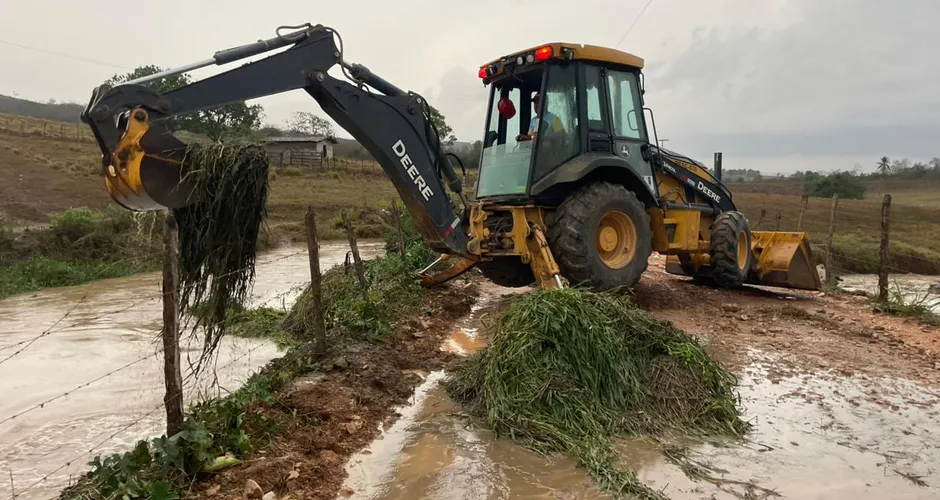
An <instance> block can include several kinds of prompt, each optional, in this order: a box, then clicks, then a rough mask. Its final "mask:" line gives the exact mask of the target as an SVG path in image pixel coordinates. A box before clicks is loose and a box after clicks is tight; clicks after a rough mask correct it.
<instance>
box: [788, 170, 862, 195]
mask: <svg viewBox="0 0 940 500" xmlns="http://www.w3.org/2000/svg"><path fill="white" fill-rule="evenodd" d="M867 188H868V187H867V186H866V185H865V182H864V181H863V180H862V179H861V178H859V177H858V176H857V175H853V174H852V173H851V172H834V173H831V174H829V175H819V176H813V177H810V178H807V179H806V181H805V183H804V184H803V192H804V194H806V195H807V196H816V197H819V198H832V196H833V195H835V194H838V195H839V198H843V199H850V200H861V199H863V198H865V191H866V189H867Z"/></svg>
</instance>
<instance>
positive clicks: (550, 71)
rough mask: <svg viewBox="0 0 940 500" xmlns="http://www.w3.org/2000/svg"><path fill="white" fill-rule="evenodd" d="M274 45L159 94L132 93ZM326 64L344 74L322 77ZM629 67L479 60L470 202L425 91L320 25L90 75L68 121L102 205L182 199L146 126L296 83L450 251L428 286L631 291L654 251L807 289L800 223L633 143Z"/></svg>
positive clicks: (541, 53) (632, 70) (159, 132)
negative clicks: (153, 67) (767, 218)
mask: <svg viewBox="0 0 940 500" xmlns="http://www.w3.org/2000/svg"><path fill="white" fill-rule="evenodd" d="M283 30H291V31H290V32H288V33H283V34H282V31H283ZM336 39H338V40H339V46H337V44H336ZM278 49H285V50H282V51H280V52H277V53H273V54H270V55H268V56H267V57H264V58H262V59H260V60H257V61H254V62H251V63H248V64H244V65H241V66H239V67H236V68H233V69H231V70H229V71H226V72H223V73H220V74H218V75H215V76H213V77H210V78H206V79H204V80H201V81H198V82H195V83H192V84H189V85H187V86H184V87H182V88H178V89H176V90H173V91H170V92H167V93H165V94H158V93H156V92H154V91H152V90H150V89H149V88H147V87H146V86H144V84H145V83H147V82H149V81H153V80H155V79H159V78H162V77H166V76H169V75H173V74H180V73H183V72H187V71H191V70H194V69H197V68H202V67H206V66H210V65H222V64H227V63H231V62H234V61H238V60H242V59H245V58H247V57H252V56H255V55H260V54H265V53H268V52H273V51H276V50H278ZM337 66H338V67H339V69H340V70H341V72H342V76H345V78H346V79H345V80H343V79H338V78H336V77H334V76H332V75H330V74H328V71H329V70H330V69H333V68H334V67H337ZM642 68H643V60H642V59H640V58H639V57H636V56H634V55H631V54H627V53H625V52H620V51H617V50H613V49H609V48H603V47H595V46H585V45H578V44H570V43H550V44H545V45H541V46H538V47H533V48H530V49H526V50H522V51H519V52H516V53H513V54H510V55H507V56H504V57H501V58H499V59H496V60H493V61H491V62H489V63H487V64H484V65H483V66H481V67H480V68H479V78H480V80H481V81H482V83H483V84H484V85H488V86H490V89H491V90H490V98H489V109H488V111H487V115H486V119H485V128H484V139H483V153H482V158H481V160H480V164H479V165H478V167H479V179H478V181H477V184H476V187H475V197H474V199H473V200H468V199H467V198H466V197H465V196H464V195H463V194H462V182H461V179H460V177H458V175H457V174H456V171H455V169H454V166H453V164H452V163H451V161H450V157H449V156H448V154H446V153H445V152H444V150H443V148H442V147H441V144H440V142H439V140H438V135H437V131H436V130H435V128H434V126H433V125H432V122H431V121H430V120H429V116H430V112H429V109H430V108H429V106H428V104H427V102H425V100H424V99H423V98H422V97H420V96H419V95H417V94H414V93H411V92H405V91H403V90H401V89H399V88H397V87H396V86H394V85H393V84H391V83H389V82H387V81H386V80H384V79H382V78H380V77H379V76H377V75H375V74H372V73H371V72H370V71H369V70H368V69H367V68H365V67H364V66H362V65H359V64H353V63H350V62H349V61H347V60H346V59H345V55H344V53H343V50H342V39H341V38H339V36H338V34H337V33H336V32H335V31H334V30H332V29H330V28H327V27H324V26H321V25H316V26H312V25H304V26H297V27H282V28H279V29H278V32H277V36H276V37H274V38H271V39H268V40H262V41H258V42H255V43H251V44H247V45H243V46H239V47H234V48H231V49H228V50H223V51H220V52H217V53H216V54H215V55H214V56H213V57H212V58H210V59H207V60H205V61H200V62H197V63H193V64H190V65H187V66H184V67H181V68H177V69H173V70H169V71H166V72H163V73H160V74H156V75H152V76H150V77H146V78H142V79H139V80H136V81H131V82H127V83H125V84H122V85H119V86H117V87H113V88H112V87H109V86H107V85H103V86H101V87H98V88H96V89H95V90H94V92H93V94H92V97H91V100H90V102H89V103H88V106H87V107H86V108H85V110H84V111H83V113H82V120H83V121H84V122H85V123H86V124H88V125H89V126H90V127H91V129H92V131H93V132H94V135H95V138H96V139H97V141H98V144H99V145H100V147H101V150H102V152H103V166H104V171H105V172H104V175H105V181H106V188H107V190H108V192H109V193H110V194H111V196H112V197H113V199H114V200H115V201H116V202H117V203H119V204H121V205H122V206H124V207H125V208H128V209H131V210H138V211H143V210H155V209H161V208H179V207H181V206H185V205H187V204H188V203H191V202H192V201H193V200H194V199H196V198H195V197H197V196H198V193H195V192H193V190H192V188H191V187H190V186H188V185H187V183H186V182H185V180H184V178H183V176H184V174H185V172H186V170H187V168H188V166H187V165H186V164H185V161H183V160H184V153H185V150H186V145H185V144H183V143H182V142H180V141H179V140H178V139H177V138H176V137H175V136H173V135H172V134H170V133H169V132H168V131H167V130H166V129H165V128H164V127H163V126H162V125H161V120H162V119H165V118H168V117H171V116H174V115H179V114H183V113H189V112H193V111H197V110H201V109H208V108H214V107H218V106H222V105H225V104H228V103H231V102H236V101H243V100H247V99H254V98H258V97H263V96H267V95H272V94H277V93H281V92H287V91H290V90H296V89H303V90H304V91H306V92H307V93H308V94H309V95H310V96H311V97H313V99H315V100H316V101H317V103H318V104H319V105H320V106H321V107H322V109H323V110H324V111H325V112H326V113H327V114H328V115H329V116H330V117H331V118H333V120H335V121H336V123H338V124H339V125H340V126H341V127H343V128H344V129H345V130H346V131H348V132H349V133H350V134H351V135H352V136H353V137H354V138H356V139H357V140H358V141H359V142H360V143H361V144H362V145H363V146H364V147H365V148H366V149H367V150H368V151H369V152H370V153H371V154H372V156H373V157H374V158H375V159H376V160H377V161H378V162H379V164H381V166H382V168H383V169H384V170H385V172H386V174H387V175H388V177H389V178H390V179H391V181H392V183H393V184H394V186H395V188H396V189H397V190H398V192H399V194H400V195H401V198H402V199H403V200H404V203H405V205H406V207H407V209H408V210H409V211H410V213H411V214H412V216H413V217H414V219H415V221H416V222H417V226H418V228H419V231H420V232H421V234H422V236H423V237H424V239H425V240H426V242H427V244H428V245H429V246H430V247H431V248H432V249H433V250H435V251H437V252H439V253H441V254H442V259H441V260H448V261H450V262H451V264H450V266H449V267H446V268H444V269H443V270H442V271H438V272H435V273H432V272H431V271H430V270H431V269H432V267H429V268H428V269H426V270H424V271H423V272H422V273H421V279H422V282H423V283H424V284H425V285H429V286H430V285H433V284H436V283H440V282H443V281H446V280H448V279H450V278H453V277H455V276H458V275H460V274H461V273H463V272H465V271H467V270H468V269H471V268H473V267H474V266H479V268H480V270H481V271H482V272H483V274H484V275H485V276H487V277H488V278H489V279H491V280H493V281H494V282H496V283H498V284H501V285H504V286H525V285H529V284H532V283H538V284H539V285H540V286H543V287H555V286H564V282H565V281H567V282H568V283H569V284H572V285H585V286H588V287H591V288H594V289H601V290H603V289H610V288H613V287H619V286H631V285H633V284H635V283H636V282H637V281H638V280H639V279H640V276H641V274H642V273H643V272H644V271H645V270H646V268H647V260H648V257H649V256H650V254H651V253H652V251H654V250H655V251H656V252H659V253H660V254H665V255H667V270H668V271H669V272H672V273H675V274H683V275H688V276H694V277H695V278H696V279H698V280H705V281H710V282H712V283H714V284H716V285H718V286H721V287H738V286H740V285H742V284H744V283H753V284H762V285H773V286H781V287H787V288H800V289H809V290H817V289H819V287H820V281H819V276H818V274H817V273H816V270H815V266H814V263H813V257H812V254H811V252H810V247H809V242H808V235H807V234H806V233H786V232H758V231H753V232H752V231H751V229H750V227H749V225H748V220H747V218H745V217H744V215H743V214H742V213H741V212H739V211H738V210H737V208H736V207H735V205H734V203H733V202H732V196H731V192H730V191H729V190H728V189H727V188H726V187H725V186H724V185H723V184H722V183H721V181H720V171H719V172H717V175H715V174H713V173H711V172H709V171H708V170H707V169H706V168H705V167H704V166H703V165H702V164H701V163H698V162H696V161H694V160H691V159H689V158H686V157H684V156H682V155H680V154H677V153H675V152H672V151H669V150H666V149H663V148H661V147H657V146H656V145H655V144H656V143H651V141H650V135H651V132H652V135H653V137H654V138H655V136H656V133H655V121H654V120H652V112H650V113H649V115H650V118H651V120H650V121H649V122H647V120H646V115H647V113H645V112H644V111H649V110H648V109H646V108H644V92H645V89H644V84H643V82H644V79H643V74H642ZM451 156H452V155H451ZM716 170H719V169H716ZM445 185H446V186H447V187H448V188H449V189H450V191H451V192H452V193H454V196H451V195H449V194H448V193H446V192H445V190H444V186H445ZM233 203H237V200H233Z"/></svg>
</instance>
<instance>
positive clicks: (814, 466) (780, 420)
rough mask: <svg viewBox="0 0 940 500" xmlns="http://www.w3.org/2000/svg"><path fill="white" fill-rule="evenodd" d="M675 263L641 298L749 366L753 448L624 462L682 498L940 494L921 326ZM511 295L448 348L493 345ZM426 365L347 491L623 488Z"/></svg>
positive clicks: (480, 311) (382, 494)
mask: <svg viewBox="0 0 940 500" xmlns="http://www.w3.org/2000/svg"><path fill="white" fill-rule="evenodd" d="M661 264H662V263H661V262H658V261H656V260H655V259H654V261H653V262H651V268H650V271H649V272H648V273H647V275H646V276H645V277H644V281H643V286H641V287H639V289H638V294H640V295H642V297H641V299H640V300H641V303H642V304H643V306H644V307H645V308H647V309H649V310H651V311H652V312H653V313H654V314H656V315H658V316H660V317H663V318H666V319H670V320H672V321H674V322H675V323H677V325H679V326H680V327H682V328H683V329H686V330H687V331H689V332H690V333H693V334H695V335H699V336H701V337H702V338H703V340H704V341H705V342H706V343H707V345H708V348H709V350H710V351H711V352H712V353H713V355H715V356H717V357H718V358H719V359H722V360H723V361H724V362H726V364H727V365H728V367H729V368H730V369H732V370H733V371H734V372H735V373H736V374H737V375H738V376H739V377H740V388H739V392H740V395H741V400H742V405H743V407H744V408H745V412H746V413H745V418H746V419H748V420H750V421H751V422H752V423H753V424H754V430H753V432H752V433H751V435H750V436H749V437H748V438H749V439H748V441H747V442H746V443H744V444H728V443H725V444H721V443H708V444H705V443H696V442H683V443H673V444H681V445H682V447H683V448H684V452H683V453H682V454H681V455H673V456H674V457H678V458H680V459H681V460H682V461H683V463H685V464H686V465H687V466H688V465H690V464H692V465H695V466H697V467H699V471H700V472H701V473H702V475H700V476H698V477H696V478H695V479H691V478H690V477H689V476H687V475H686V474H685V472H683V470H682V469H681V468H680V466H679V465H677V463H676V462H675V461H672V460H669V459H667V458H666V456H665V455H664V454H663V453H662V451H661V450H662V448H661V447H660V446H659V445H655V444H653V443H651V442H648V441H644V440H621V441H618V443H617V450H618V454H619V456H620V465H621V466H622V467H624V468H629V469H630V470H633V471H635V472H636V474H637V475H638V477H639V478H640V479H641V480H642V481H644V482H645V483H647V484H648V485H650V486H652V487H654V488H658V489H662V490H663V492H664V493H665V494H666V495H668V496H669V497H670V498H672V499H676V500H679V499H682V500H685V499H688V500H692V499H739V498H744V499H752V498H753V499H759V498H792V499H827V500H828V499H833V500H834V499H847V498H849V499H853V500H868V499H871V500H876V499H877V500H880V499H884V498H892V499H932V498H940V475H938V474H937V470H936V469H937V464H940V377H938V376H937V374H938V373H940V369H936V368H935V365H934V363H935V362H936V361H934V360H935V359H936V358H935V357H934V356H935V355H936V352H938V350H934V351H930V350H929V349H927V348H924V347H917V345H915V342H914V341H913V340H911V339H913V338H921V337H923V335H924V334H925V333H926V332H924V331H922V330H921V328H920V327H919V326H918V325H916V324H910V323H909V322H905V321H904V320H901V319H897V318H890V317H882V316H874V315H871V314H867V313H864V311H865V309H864V306H863V305H861V303H860V302H859V300H858V299H860V298H859V297H842V298H833V297H827V296H824V297H818V296H816V295H814V294H809V293H799V294H792V295H791V294H788V293H779V292H780V291H779V290H778V291H777V292H767V291H764V290H759V289H749V290H746V291H743V292H738V293H734V292H725V291H718V290H712V289H709V288H705V287H699V286H695V285H692V284H690V283H689V282H688V281H687V280H684V279H682V278H678V277H673V276H669V275H666V274H665V273H664V272H663V270H662V265H661ZM508 292H509V291H508V290H507V289H500V288H498V287H492V286H489V287H487V288H485V289H484V293H483V295H482V297H481V301H480V303H479V305H478V306H477V308H476V310H475V311H474V312H473V314H472V315H471V317H470V318H469V319H468V320H466V321H465V322H463V323H462V324H461V325H458V328H457V329H456V330H455V332H454V334H453V335H451V337H450V338H449V339H448V340H447V341H446V342H444V344H443V345H442V349H447V350H450V351H452V352H457V353H462V354H470V353H472V352H474V351H475V350H477V349H479V348H481V347H482V346H484V345H485V343H486V338H485V328H484V327H483V323H485V321H486V319H487V317H488V316H490V317H491V316H492V313H493V310H494V309H495V308H496V307H497V306H498V304H499V300H500V297H501V296H502V295H503V294H505V293H508ZM722 304H725V305H724V306H723V305H722ZM930 335H932V336H934V337H938V336H940V332H937V331H933V333H932V334H930ZM905 338H906V339H908V342H907V343H905V342H904V341H903V340H900V339H905ZM899 342H901V343H900V344H899ZM925 342H926V341H925ZM937 361H940V360H937ZM425 375H426V377H425V382H424V384H423V385H421V386H420V387H419V388H418V389H417V390H416V392H415V397H414V398H413V400H412V403H411V404H410V405H408V406H406V407H403V408H401V409H399V410H398V411H399V413H400V414H401V415H402V416H401V417H400V418H399V419H398V420H397V421H396V422H395V423H394V424H393V425H391V426H389V427H388V428H386V429H384V432H383V433H382V435H381V437H380V438H379V439H377V440H376V441H374V442H373V443H372V444H371V445H370V446H369V447H367V448H366V449H365V450H363V451H362V452H360V453H359V454H358V455H355V456H353V457H352V458H351V459H350V461H349V463H348V466H347V472H348V474H349V477H348V479H347V481H346V483H345V488H346V489H345V491H344V494H343V495H342V496H341V498H345V497H348V498H354V499H362V500H365V499H368V500H380V499H381V500H393V499H474V500H477V499H510V498H544V499H595V498H611V496H610V495H608V494H607V493H605V492H602V491H599V490H598V489H597V488H596V487H595V486H594V482H593V480H592V479H591V478H590V477H589V476H588V475H587V474H586V473H585V472H584V471H583V469H580V468H577V467H575V466H574V464H573V462H572V461H571V460H569V459H567V458H566V457H551V458H546V457H542V456H539V455H536V454H535V453H532V452H530V451H528V450H526V449H524V448H522V447H520V446H518V445H515V444H513V443H511V442H509V441H508V440H505V439H502V440H497V439H494V437H493V436H492V435H491V434H490V433H489V432H488V431H486V430H483V429H479V428H476V427H474V426H471V425H470V424H469V422H468V420H467V419H466V418H465V416H464V415H462V414H461V413H460V412H461V409H460V407H459V406H457V405H455V404H454V403H453V402H452V401H451V400H450V399H449V398H448V397H447V395H446V393H445V392H444V390H443V388H442V387H441V384H440V382H441V381H442V380H444V377H446V374H445V373H444V372H432V373H430V374H425ZM703 476H707V478H706V477H703Z"/></svg>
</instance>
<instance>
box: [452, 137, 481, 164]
mask: <svg viewBox="0 0 940 500" xmlns="http://www.w3.org/2000/svg"><path fill="white" fill-rule="evenodd" d="M482 154H483V141H474V143H473V144H472V145H471V146H470V149H468V150H466V151H463V152H462V153H460V154H458V155H457V156H459V157H460V161H462V162H463V166H464V167H465V168H467V169H468V170H470V169H475V168H477V166H479V165H480V156H481V155H482Z"/></svg>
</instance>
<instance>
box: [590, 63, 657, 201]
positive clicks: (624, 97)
mask: <svg viewBox="0 0 940 500" xmlns="http://www.w3.org/2000/svg"><path fill="white" fill-rule="evenodd" d="M601 74H602V76H603V80H604V87H605V88H606V92H607V96H606V97H607V103H608V109H607V111H608V115H607V116H608V123H609V124H610V133H611V137H612V142H613V153H614V154H615V155H617V156H619V157H621V158H623V159H625V160H627V162H628V163H629V164H630V167H631V168H632V169H633V170H634V171H635V172H636V173H637V175H639V176H640V178H641V179H643V182H645V183H646V185H647V186H649V188H650V189H651V190H652V191H653V192H654V193H655V192H656V185H655V181H654V178H653V170H652V167H651V165H650V164H649V162H647V161H646V160H645V159H644V158H643V147H644V146H648V145H649V136H648V135H647V131H646V122H645V120H644V116H643V105H642V104H641V100H640V86H639V81H638V80H639V79H638V75H637V73H636V72H635V71H624V70H618V69H613V68H602V69H601Z"/></svg>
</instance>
